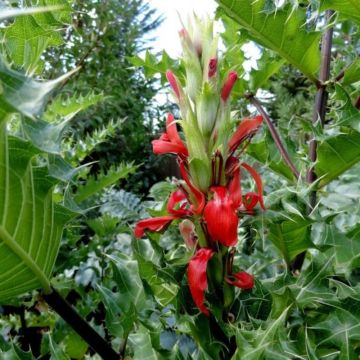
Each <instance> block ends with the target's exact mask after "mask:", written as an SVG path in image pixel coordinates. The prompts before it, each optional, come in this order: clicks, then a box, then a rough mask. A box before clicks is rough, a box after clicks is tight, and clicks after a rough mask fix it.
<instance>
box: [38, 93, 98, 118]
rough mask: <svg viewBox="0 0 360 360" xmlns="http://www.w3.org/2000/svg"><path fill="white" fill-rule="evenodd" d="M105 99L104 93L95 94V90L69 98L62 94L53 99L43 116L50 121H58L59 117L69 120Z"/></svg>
mask: <svg viewBox="0 0 360 360" xmlns="http://www.w3.org/2000/svg"><path fill="white" fill-rule="evenodd" d="M104 99H105V97H104V95H103V94H94V93H93V92H90V93H89V94H87V95H84V96H82V95H78V94H76V95H73V96H70V97H67V98H64V96H63V95H60V96H58V97H56V98H55V99H54V100H52V102H51V103H50V105H49V106H48V107H47V108H46V111H45V112H44V114H43V116H42V118H43V119H44V120H45V121H47V122H49V123H53V122H56V121H58V120H59V119H61V120H62V121H69V120H71V119H72V118H73V117H74V116H75V115H76V114H77V113H79V112H80V111H84V110H86V109H87V108H89V107H90V106H93V105H96V104H97V103H99V102H100V101H103V100H104Z"/></svg>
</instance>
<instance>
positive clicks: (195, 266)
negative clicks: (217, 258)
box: [187, 248, 214, 316]
mask: <svg viewBox="0 0 360 360" xmlns="http://www.w3.org/2000/svg"><path fill="white" fill-rule="evenodd" d="M213 254H214V252H213V251H212V250H211V249H207V248H201V249H199V250H198V251H197V253H196V254H195V255H194V256H193V257H192V258H191V260H190V262H189V266H188V270H187V274H188V281H189V288H190V292H191V296H192V298H193V300H194V302H195V304H196V306H197V307H198V308H199V309H200V311H201V312H202V313H204V314H205V315H206V316H209V310H208V309H207V308H206V306H205V304H204V302H205V291H206V290H207V287H208V283H207V276H206V268H207V264H208V261H209V260H210V259H211V257H212V256H213Z"/></svg>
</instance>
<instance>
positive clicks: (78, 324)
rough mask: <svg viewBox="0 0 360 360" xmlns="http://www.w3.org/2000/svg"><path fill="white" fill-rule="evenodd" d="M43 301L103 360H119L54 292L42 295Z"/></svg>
mask: <svg viewBox="0 0 360 360" xmlns="http://www.w3.org/2000/svg"><path fill="white" fill-rule="evenodd" d="M43 296H44V299H45V301H46V302H47V303H48V304H49V305H50V306H51V307H52V308H53V309H54V310H55V311H56V312H57V313H58V314H59V315H60V316H61V317H62V318H63V319H64V320H65V321H66V322H67V323H68V324H69V325H70V326H71V327H72V328H73V329H74V330H75V331H76V332H77V333H78V334H79V335H80V336H81V337H82V338H83V339H84V340H85V341H86V342H87V343H88V344H89V346H90V347H91V348H92V349H93V350H94V351H95V352H97V353H98V354H99V355H100V356H101V357H102V358H103V359H104V360H119V359H121V355H120V354H118V353H116V352H115V351H114V350H113V348H112V347H111V346H110V345H109V344H108V343H107V342H106V341H105V340H104V339H103V338H102V337H101V336H100V335H99V334H98V333H97V332H96V331H95V330H94V329H93V328H92V327H91V326H90V325H89V324H88V323H87V322H86V321H85V320H84V319H83V318H82V317H81V316H80V315H79V314H78V313H77V312H76V310H75V309H74V308H73V307H72V306H71V305H70V304H69V303H68V302H67V301H66V300H65V299H64V298H63V297H62V296H61V295H60V294H59V293H58V292H57V291H56V290H55V289H53V291H52V292H51V293H50V294H48V295H43Z"/></svg>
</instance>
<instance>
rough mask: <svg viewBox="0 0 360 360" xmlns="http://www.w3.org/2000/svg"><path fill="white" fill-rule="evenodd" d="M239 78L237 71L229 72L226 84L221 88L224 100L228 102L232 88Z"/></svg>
mask: <svg viewBox="0 0 360 360" xmlns="http://www.w3.org/2000/svg"><path fill="white" fill-rule="evenodd" d="M237 78H238V76H237V73H236V72H235V71H230V72H229V74H228V77H227V79H226V81H225V84H224V86H223V88H222V90H221V98H222V100H223V101H224V102H226V101H227V99H228V98H229V96H230V93H231V90H232V89H233V87H234V85H235V82H236V80H237Z"/></svg>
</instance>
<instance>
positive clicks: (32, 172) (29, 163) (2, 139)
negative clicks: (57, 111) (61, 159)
mask: <svg viewBox="0 0 360 360" xmlns="http://www.w3.org/2000/svg"><path fill="white" fill-rule="evenodd" d="M0 82H1V85H2V89H1V90H2V91H1V93H0V258H1V259H2V260H1V263H0V303H6V302H9V301H10V300H11V299H12V298H14V297H16V296H18V295H21V294H23V293H24V292H27V291H29V290H33V289H36V288H39V287H42V288H44V289H45V291H50V283H49V277H50V275H51V272H52V268H53V265H54V263H55V259H56V255H57V252H58V249H59V246H60V240H61V234H62V230H63V227H64V224H65V223H66V222H67V221H68V220H69V219H70V218H71V216H72V215H73V214H72V213H71V212H70V211H69V210H67V209H65V208H63V207H61V206H60V205H58V204H55V203H54V201H53V194H52V190H53V188H54V186H55V185H56V183H57V181H56V180H55V179H54V178H52V177H50V176H49V173H48V168H47V166H46V164H45V165H41V166H40V165H38V164H37V158H38V156H39V154H40V150H39V149H38V148H36V147H35V146H33V145H32V144H31V143H30V142H28V141H25V140H23V139H20V138H16V137H13V136H9V135H8V133H7V120H8V119H9V117H10V113H14V112H20V113H21V114H23V115H25V116H31V117H33V118H35V117H36V116H37V115H38V114H39V113H40V112H41V110H42V109H43V107H44V104H45V101H46V98H47V95H48V94H49V92H50V91H51V90H52V89H53V88H54V86H55V85H56V84H57V83H58V82H57V81H53V82H50V83H46V82H44V83H40V82H36V81H34V80H32V79H29V78H27V77H25V76H24V75H21V74H19V73H16V72H14V71H11V70H9V69H8V68H7V67H6V66H5V65H4V64H3V63H2V62H1V61H0ZM29 121H34V120H29ZM34 122H35V121H34Z"/></svg>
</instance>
